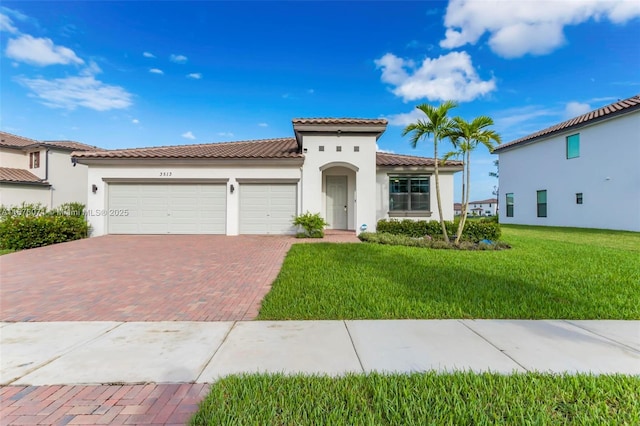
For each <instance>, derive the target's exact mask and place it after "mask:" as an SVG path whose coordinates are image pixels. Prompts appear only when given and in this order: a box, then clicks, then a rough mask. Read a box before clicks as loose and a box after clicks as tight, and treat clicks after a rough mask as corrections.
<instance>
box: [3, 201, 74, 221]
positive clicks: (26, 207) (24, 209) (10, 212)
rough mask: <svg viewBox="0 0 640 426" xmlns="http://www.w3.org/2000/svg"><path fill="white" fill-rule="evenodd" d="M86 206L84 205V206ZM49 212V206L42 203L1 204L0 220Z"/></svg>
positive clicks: (35, 215)
mask: <svg viewBox="0 0 640 426" xmlns="http://www.w3.org/2000/svg"><path fill="white" fill-rule="evenodd" d="M83 207H84V206H83ZM46 213H47V208H46V207H45V206H43V205H42V204H40V203H32V204H28V203H22V204H20V205H19V206H9V207H7V206H0V220H4V219H7V218H11V217H24V216H26V217H37V216H42V215H44V214H46Z"/></svg>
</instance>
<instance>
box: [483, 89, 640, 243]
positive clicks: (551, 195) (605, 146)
mask: <svg viewBox="0 0 640 426" xmlns="http://www.w3.org/2000/svg"><path fill="white" fill-rule="evenodd" d="M493 152H494V153H497V154H499V156H500V193H501V194H504V195H502V197H503V201H502V202H501V207H500V210H501V212H502V213H501V217H500V222H502V223H514V224H526V225H548V226H571V227H581V228H602V229H619V230H628V231H640V213H639V212H640V167H639V164H640V95H636V96H633V97H631V98H628V99H625V100H622V101H618V102H615V103H613V104H610V105H607V106H605V107H602V108H599V109H597V110H594V111H591V112H589V113H587V114H583V115H581V116H579V117H576V118H573V119H571V120H568V121H565V122H562V123H560V124H557V125H555V126H552V127H549V128H547V129H544V130H541V131H539V132H536V133H533V134H531V135H529V136H525V137H523V138H520V139H518V140H514V141H512V142H509V143H506V144H503V145H500V146H498V147H497V148H496V149H495V150H494V151H493Z"/></svg>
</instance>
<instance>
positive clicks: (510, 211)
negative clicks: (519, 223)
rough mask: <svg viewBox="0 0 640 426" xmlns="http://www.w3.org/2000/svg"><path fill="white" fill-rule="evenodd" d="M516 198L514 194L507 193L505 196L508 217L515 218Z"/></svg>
mask: <svg viewBox="0 0 640 426" xmlns="http://www.w3.org/2000/svg"><path fill="white" fill-rule="evenodd" d="M514 200H515V198H514V196H513V192H507V193H506V194H505V203H504V205H505V206H506V210H507V211H506V214H507V217H513V213H514V206H515V201H514ZM509 207H511V209H509Z"/></svg>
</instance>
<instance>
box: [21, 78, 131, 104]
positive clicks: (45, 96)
mask: <svg viewBox="0 0 640 426" xmlns="http://www.w3.org/2000/svg"><path fill="white" fill-rule="evenodd" d="M16 81H17V82H18V83H20V84H21V85H23V86H25V87H27V88H28V89H30V90H31V92H32V94H31V96H33V97H35V98H37V99H39V100H40V101H41V102H42V103H43V104H44V105H46V106H49V107H52V108H64V109H69V110H73V109H76V108H77V107H85V108H89V109H93V110H96V111H107V110H111V109H122V108H127V107H128V106H130V105H131V104H132V95H131V94H130V93H129V92H127V91H126V90H125V89H124V88H122V87H120V86H113V85H109V84H105V83H103V82H102V81H99V80H96V78H95V76H94V75H82V74H81V75H79V76H77V77H66V78H57V79H54V80H46V79H44V78H25V77H19V78H17V79H16Z"/></svg>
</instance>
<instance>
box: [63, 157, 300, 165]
mask: <svg viewBox="0 0 640 426" xmlns="http://www.w3.org/2000/svg"><path fill="white" fill-rule="evenodd" d="M73 158H74V159H75V160H76V161H77V163H78V164H84V165H87V166H88V165H108V166H115V165H129V166H132V165H143V166H167V165H173V166H180V165H188V166H201V167H206V166H212V165H216V166H219V165H225V166H249V165H251V166H255V165H266V166H272V167H273V166H281V165H282V166H289V167H295V166H301V165H302V164H303V162H304V157H302V156H300V157H291V158H179V157H164V158H163V157H152V158H124V157H83V156H73Z"/></svg>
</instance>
